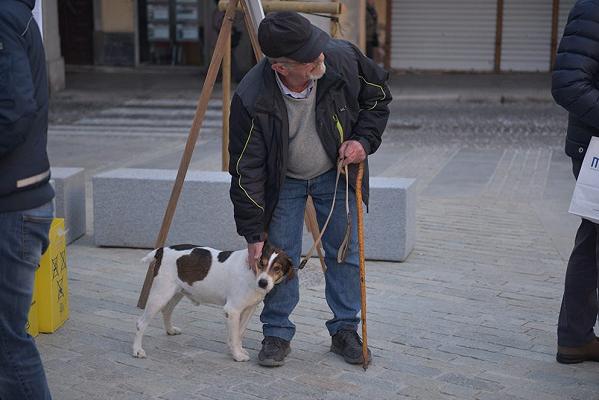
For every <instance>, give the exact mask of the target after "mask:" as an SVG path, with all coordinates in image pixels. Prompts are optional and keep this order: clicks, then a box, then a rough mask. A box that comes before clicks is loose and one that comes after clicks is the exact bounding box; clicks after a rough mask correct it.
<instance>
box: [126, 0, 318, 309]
mask: <svg viewBox="0 0 599 400" xmlns="http://www.w3.org/2000/svg"><path fill="white" fill-rule="evenodd" d="M248 1H249V0H231V1H229V3H228V4H227V8H226V10H225V15H224V17H223V22H222V25H221V28H220V32H219V34H218V39H217V40H216V45H215V48H214V53H213V55H212V60H211V61H210V66H209V67H208V72H207V73H206V78H205V80H204V84H203V87H202V93H201V94H200V97H199V99H198V103H197V106H196V112H195V115H194V118H193V123H192V125H191V128H190V130H189V135H188V137H187V143H186V145H185V150H184V151H183V156H182V157H181V163H180V164H179V170H178V172H177V178H176V179H175V184H174V185H173V190H172V192H171V197H170V199H169V202H168V206H167V208H166V211H165V214H164V218H163V220H162V226H161V228H160V232H159V233H158V238H157V239H156V244H155V245H154V247H155V248H158V247H162V246H164V244H165V243H166V238H167V236H168V232H169V229H170V226H171V223H172V221H173V218H174V216H175V210H176V208H177V202H178V201H179V196H180V194H181V190H182V189H183V183H184V181H185V176H186V175H187V170H188V169H189V164H190V163H191V157H192V155H193V150H194V148H195V145H196V142H197V140H198V137H199V134H200V128H201V126H202V122H203V120H204V116H205V114H206V110H207V109H208V102H209V100H210V97H211V95H212V91H213V89H214V83H215V81H216V77H217V75H218V71H219V67H220V65H221V62H223V114H224V115H223V127H224V129H225V130H226V132H225V133H224V134H223V169H224V170H226V169H228V159H226V158H225V156H224V154H225V151H226V147H225V146H228V115H229V106H230V101H229V99H230V60H231V29H232V26H233V22H234V17H235V10H236V8H237V4H238V3H239V2H241V6H242V8H243V10H244V18H245V24H246V28H247V31H248V33H249V35H250V41H251V43H252V47H253V49H254V54H255V56H256V60H257V61H260V59H261V58H262V53H261V51H260V46H259V44H258V38H257V34H256V28H255V26H254V24H253V23H252V21H251V18H250V16H249V12H248V10H249V5H248V3H247V2H248ZM225 55H226V57H225ZM223 57H225V58H224V60H223ZM225 120H226V122H225ZM305 220H306V225H307V227H308V230H309V231H310V232H311V233H312V235H313V236H315V235H318V229H315V228H314V227H318V223H317V221H316V211H315V210H314V206H313V205H312V202H308V205H307V207H306V215H305ZM318 254H319V256H320V262H321V266H322V268H323V270H324V269H325V268H326V267H325V264H324V258H323V256H322V250H321V249H320V248H318ZM156 274H157V271H156V265H155V263H154V261H152V263H150V266H149V267H148V272H147V273H146V278H145V280H144V284H143V287H142V289H141V293H140V294H139V300H138V302H137V307H139V308H141V309H144V308H145V307H146V302H147V300H148V296H149V294H150V289H151V288H152V282H153V281H154V277H155V276H156Z"/></svg>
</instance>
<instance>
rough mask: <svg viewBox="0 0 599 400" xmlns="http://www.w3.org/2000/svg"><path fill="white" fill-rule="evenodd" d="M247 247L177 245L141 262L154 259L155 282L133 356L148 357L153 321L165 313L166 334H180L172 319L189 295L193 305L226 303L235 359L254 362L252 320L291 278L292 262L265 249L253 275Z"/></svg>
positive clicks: (277, 250) (142, 319)
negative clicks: (145, 340) (246, 340)
mask: <svg viewBox="0 0 599 400" xmlns="http://www.w3.org/2000/svg"><path fill="white" fill-rule="evenodd" d="M247 256H248V252H247V249H244V250H238V251H234V252H231V251H218V250H215V249H212V248H210V247H198V246H194V245H176V246H170V247H161V248H159V249H156V250H153V251H152V252H150V253H149V254H148V255H147V256H145V257H144V258H143V259H142V261H143V262H149V261H151V260H152V259H154V260H155V269H154V283H153V284H152V290H151V291H150V295H149V297H148V302H147V304H146V308H145V311H144V313H143V314H142V316H141V317H140V318H139V320H138V321H137V334H136V336H135V340H134V342H133V356H134V357H138V358H144V357H145V356H146V353H145V351H144V350H143V348H142V347H141V341H142V337H143V334H144V331H145V330H146V328H147V327H148V325H149V323H150V320H151V319H152V318H153V317H154V316H155V315H156V314H157V313H158V312H159V311H162V316H163V318H164V327H165V328H166V333H167V334H168V335H178V334H180V333H181V330H180V329H179V328H177V327H175V326H173V324H172V322H171V315H172V313H173V309H174V308H175V306H176V305H177V303H179V301H180V300H181V299H182V298H183V296H186V297H187V298H189V299H190V300H191V301H192V302H193V303H194V304H196V305H198V304H201V303H208V304H217V305H222V306H223V309H224V311H225V317H226V318H227V327H228V331H229V337H228V340H227V343H228V345H229V348H230V349H231V354H232V355H233V358H234V359H235V361H247V360H249V359H250V356H249V354H248V352H247V351H246V350H245V349H244V348H243V347H242V345H241V340H242V338H243V334H244V333H245V328H246V327H247V324H248V321H249V319H250V317H251V316H252V314H253V313H254V310H255V309H256V306H257V305H258V303H260V302H261V301H262V300H263V299H264V296H266V294H267V293H268V292H270V290H271V289H272V288H273V287H274V285H276V284H277V283H279V282H281V281H283V279H285V278H287V279H290V278H292V277H293V274H294V270H293V265H292V263H291V260H290V259H289V257H288V256H287V254H285V253H284V252H283V251H281V250H279V249H276V248H273V247H271V246H270V245H269V244H268V243H266V244H265V245H264V248H263V251H262V256H261V259H260V261H259V263H258V269H257V271H256V272H254V271H253V270H252V269H251V268H250V267H249V266H248V261H247Z"/></svg>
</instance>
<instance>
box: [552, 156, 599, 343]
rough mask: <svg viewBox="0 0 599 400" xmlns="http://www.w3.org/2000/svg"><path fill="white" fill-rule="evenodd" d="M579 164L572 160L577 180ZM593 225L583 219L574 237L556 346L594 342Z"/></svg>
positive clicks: (597, 249)
mask: <svg viewBox="0 0 599 400" xmlns="http://www.w3.org/2000/svg"><path fill="white" fill-rule="evenodd" d="M581 165H582V160H572V169H573V172H574V176H575V177H576V178H578V173H579V172H580V167H581ZM598 239H599V237H598V235H597V225H596V224H594V223H592V222H591V221H588V220H586V219H583V220H582V222H581V223H580V227H579V228H578V232H577V233H576V239H575V242H574V248H573V250H572V254H571V255H570V260H569V261H568V268H567V270H566V281H565V285H564V296H563V299H562V306H561V310H560V314H559V321H558V329H557V341H558V345H559V346H568V347H578V346H583V345H584V344H586V343H589V342H590V341H592V340H594V338H595V333H594V332H593V326H594V325H595V322H596V320H597V311H598V307H597V260H598V258H597V257H598V254H597V253H598V252H599V244H598Z"/></svg>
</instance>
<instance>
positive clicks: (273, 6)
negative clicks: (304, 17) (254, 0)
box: [218, 0, 341, 14]
mask: <svg viewBox="0 0 599 400" xmlns="http://www.w3.org/2000/svg"><path fill="white" fill-rule="evenodd" d="M228 4H229V2H228V1H227V0H221V1H220V2H219V3H218V9H219V10H221V11H223V10H225V9H226V8H227V5H228ZM262 8H263V9H264V12H265V13H268V12H273V11H297V12H303V13H321V14H341V3H337V2H330V3H316V2H311V1H263V2H262ZM240 10H241V7H240Z"/></svg>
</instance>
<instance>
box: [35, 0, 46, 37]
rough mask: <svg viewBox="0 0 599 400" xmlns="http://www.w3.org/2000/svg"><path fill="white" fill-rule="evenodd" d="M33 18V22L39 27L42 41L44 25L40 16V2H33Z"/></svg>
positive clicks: (41, 15) (39, 0)
mask: <svg viewBox="0 0 599 400" xmlns="http://www.w3.org/2000/svg"><path fill="white" fill-rule="evenodd" d="M33 18H35V22H37V24H38V26H39V27H40V34H41V35H42V39H43V37H44V25H43V14H42V0H37V1H36V2H35V7H34V8H33Z"/></svg>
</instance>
